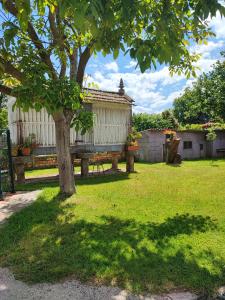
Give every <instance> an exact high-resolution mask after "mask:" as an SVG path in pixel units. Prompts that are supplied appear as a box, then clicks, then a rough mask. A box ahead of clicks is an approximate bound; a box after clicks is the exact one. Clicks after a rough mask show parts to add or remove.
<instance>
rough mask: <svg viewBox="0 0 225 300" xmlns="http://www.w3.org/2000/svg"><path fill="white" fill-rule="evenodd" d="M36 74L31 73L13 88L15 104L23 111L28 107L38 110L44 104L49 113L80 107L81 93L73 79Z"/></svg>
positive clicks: (73, 109)
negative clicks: (15, 95)
mask: <svg viewBox="0 0 225 300" xmlns="http://www.w3.org/2000/svg"><path fill="white" fill-rule="evenodd" d="M38 75H39V74H38ZM38 75H37V73H33V75H32V76H31V77H30V78H29V80H27V81H26V82H25V83H24V84H23V85H22V86H17V87H15V88H14V91H15V93H16V94H17V101H16V105H17V106H19V107H21V108H22V109H23V110H25V111H27V110H28V109H29V108H34V109H35V110H37V111H39V110H40V109H41V108H42V107H43V106H44V107H45V108H46V110H47V111H48V113H49V114H52V113H54V112H57V111H60V110H62V109H68V110H72V111H75V110H77V109H80V108H81V102H80V99H81V97H83V95H82V93H81V88H80V86H79V85H78V83H77V82H76V81H75V80H70V79H68V78H63V79H58V80H53V79H51V78H46V77H45V76H44V74H41V75H40V76H38Z"/></svg>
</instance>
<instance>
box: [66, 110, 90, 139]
mask: <svg viewBox="0 0 225 300" xmlns="http://www.w3.org/2000/svg"><path fill="white" fill-rule="evenodd" d="M93 124H94V114H93V113H92V112H91V111H87V110H78V111H77V112H76V114H75V116H74V118H73V120H72V123H71V127H74V128H75V129H76V131H80V132H81V135H84V134H85V132H87V131H89V130H91V128H92V127H93Z"/></svg>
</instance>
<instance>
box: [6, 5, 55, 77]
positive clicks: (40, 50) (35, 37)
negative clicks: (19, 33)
mask: <svg viewBox="0 0 225 300" xmlns="http://www.w3.org/2000/svg"><path fill="white" fill-rule="evenodd" d="M0 2H1V3H2V5H3V7H5V8H6V10H7V11H8V12H9V13H11V14H12V15H13V16H14V17H16V18H17V19H18V10H17V8H16V6H15V3H14V2H12V1H11V0H7V1H2V0H0ZM3 2H4V3H3ZM27 33H28V35H29V38H30V39H31V41H32V42H33V44H34V46H35V47H36V48H37V50H38V53H39V56H40V58H41V60H42V61H43V62H44V63H45V64H46V65H47V66H48V67H49V70H50V75H51V76H52V78H53V79H57V73H56V71H55V69H54V67H53V64H52V61H51V59H50V55H49V54H47V53H46V49H45V48H44V46H43V44H42V42H41V41H40V39H39V37H38V35H37V33H36V31H35V29H34V27H33V25H32V23H31V22H28V25H27Z"/></svg>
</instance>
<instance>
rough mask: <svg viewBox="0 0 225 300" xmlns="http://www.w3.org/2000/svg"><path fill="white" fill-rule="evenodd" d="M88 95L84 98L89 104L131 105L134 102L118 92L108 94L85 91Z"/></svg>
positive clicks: (93, 90) (90, 90)
mask: <svg viewBox="0 0 225 300" xmlns="http://www.w3.org/2000/svg"><path fill="white" fill-rule="evenodd" d="M85 90H86V91H87V92H88V95H87V96H86V97H85V99H86V100H87V101H90V102H111V103H121V104H129V105H132V103H133V102H134V100H133V99H132V98H130V97H129V96H128V95H126V94H120V93H119V92H109V91H102V90H95V89H85Z"/></svg>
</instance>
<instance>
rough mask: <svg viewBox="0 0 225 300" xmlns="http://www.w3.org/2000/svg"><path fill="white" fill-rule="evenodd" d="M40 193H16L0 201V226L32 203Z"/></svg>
mask: <svg viewBox="0 0 225 300" xmlns="http://www.w3.org/2000/svg"><path fill="white" fill-rule="evenodd" d="M40 193H41V191H39V190H37V191H33V192H23V193H21V192H18V193H16V194H14V195H9V196H7V197H6V198H4V200H3V201H0V225H2V224H3V223H5V222H6V220H7V219H8V218H9V217H10V216H11V215H12V214H14V213H15V212H17V211H19V210H21V209H23V208H24V207H26V206H28V205H30V204H31V203H33V202H34V201H35V200H36V199H37V197H38V195H39V194H40Z"/></svg>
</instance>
